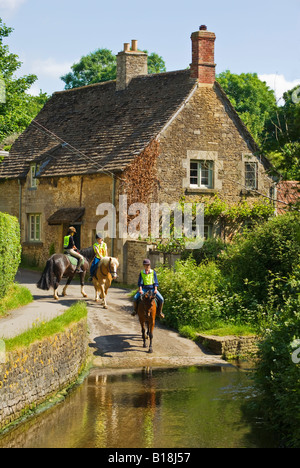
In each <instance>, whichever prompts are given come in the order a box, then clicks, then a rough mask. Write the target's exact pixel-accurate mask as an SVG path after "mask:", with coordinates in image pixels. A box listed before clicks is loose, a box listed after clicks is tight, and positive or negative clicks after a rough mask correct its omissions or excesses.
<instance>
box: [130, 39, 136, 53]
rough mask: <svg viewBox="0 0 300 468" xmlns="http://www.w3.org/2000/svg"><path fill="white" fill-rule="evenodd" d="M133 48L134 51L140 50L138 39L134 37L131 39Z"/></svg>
mask: <svg viewBox="0 0 300 468" xmlns="http://www.w3.org/2000/svg"><path fill="white" fill-rule="evenodd" d="M131 49H132V51H133V52H137V50H138V41H137V40H135V39H132V41H131Z"/></svg>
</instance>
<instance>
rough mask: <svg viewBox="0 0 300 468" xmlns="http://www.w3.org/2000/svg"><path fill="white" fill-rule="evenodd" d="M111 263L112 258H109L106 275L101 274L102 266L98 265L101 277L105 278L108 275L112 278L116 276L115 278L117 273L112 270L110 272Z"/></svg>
mask: <svg viewBox="0 0 300 468" xmlns="http://www.w3.org/2000/svg"><path fill="white" fill-rule="evenodd" d="M111 261H112V258H111V257H110V259H109V264H108V273H107V274H105V273H103V270H102V266H103V265H100V272H101V275H102V276H104V277H107V276H108V274H110V275H111V276H112V277H113V275H116V276H117V273H116V272H115V271H112V270H111Z"/></svg>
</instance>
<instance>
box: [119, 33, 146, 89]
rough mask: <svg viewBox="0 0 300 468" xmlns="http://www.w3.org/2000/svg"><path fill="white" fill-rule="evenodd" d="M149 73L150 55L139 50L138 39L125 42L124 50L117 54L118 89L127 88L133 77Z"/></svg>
mask: <svg viewBox="0 0 300 468" xmlns="http://www.w3.org/2000/svg"><path fill="white" fill-rule="evenodd" d="M147 74H148V55H147V54H145V53H144V52H141V51H139V50H138V45H137V41H136V40H132V42H131V49H130V44H129V43H126V44H124V50H123V52H119V53H118V55H117V87H116V90H117V91H122V90H124V89H126V88H127V86H128V85H129V83H130V81H131V80H132V78H135V77H137V76H140V75H147Z"/></svg>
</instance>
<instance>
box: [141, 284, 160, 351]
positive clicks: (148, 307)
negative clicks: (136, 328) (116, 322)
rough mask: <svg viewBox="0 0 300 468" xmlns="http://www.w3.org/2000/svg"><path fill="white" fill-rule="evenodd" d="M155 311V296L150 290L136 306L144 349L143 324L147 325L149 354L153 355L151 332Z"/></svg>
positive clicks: (144, 332) (144, 334) (144, 331)
mask: <svg viewBox="0 0 300 468" xmlns="http://www.w3.org/2000/svg"><path fill="white" fill-rule="evenodd" d="M156 310H157V305H156V294H155V293H154V292H153V291H152V290H150V291H147V292H146V293H145V294H144V295H143V296H141V299H140V302H139V305H138V316H139V319H140V324H141V327H142V335H143V341H144V348H146V347H147V345H146V328H145V324H146V323H147V325H148V332H147V335H148V337H149V338H150V346H149V353H153V347H152V341H153V330H154V327H155V318H156Z"/></svg>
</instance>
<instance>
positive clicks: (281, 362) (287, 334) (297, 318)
mask: <svg viewBox="0 0 300 468" xmlns="http://www.w3.org/2000/svg"><path fill="white" fill-rule="evenodd" d="M284 296H285V303H284V304H283V305H282V306H281V307H280V308H279V309H278V312H277V314H276V317H275V319H274V321H273V324H272V326H271V328H270V329H269V330H267V331H266V335H265V337H264V340H263V341H262V343H261V345H260V350H259V361H258V366H257V370H256V374H255V381H256V386H257V388H258V389H259V390H260V397H259V407H260V409H261V411H263V412H264V416H265V419H266V420H267V421H268V422H269V424H270V426H271V427H272V428H273V429H274V428H275V430H276V431H277V432H278V433H279V434H280V436H281V439H282V441H283V443H284V444H285V445H286V446H290V447H295V448H297V447H299V446H300V363H299V358H300V265H299V267H297V268H296V269H295V272H294V274H293V275H291V276H290V278H289V281H288V283H287V286H286V288H285V293H284ZM298 350H299V352H298Z"/></svg>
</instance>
